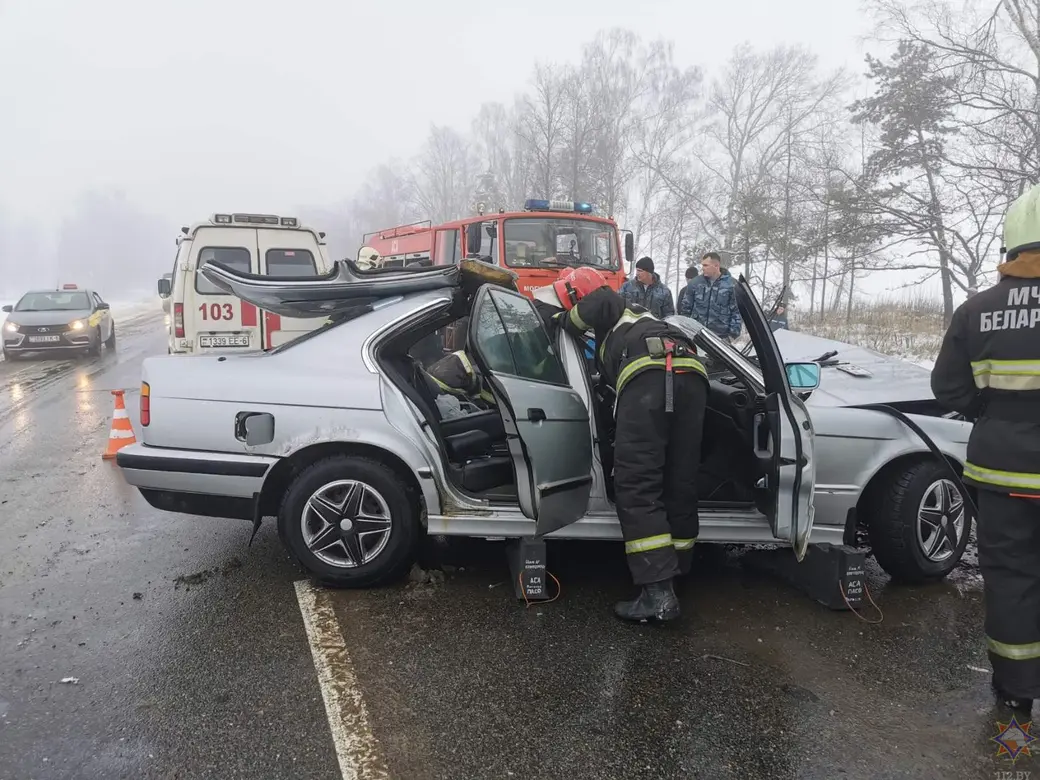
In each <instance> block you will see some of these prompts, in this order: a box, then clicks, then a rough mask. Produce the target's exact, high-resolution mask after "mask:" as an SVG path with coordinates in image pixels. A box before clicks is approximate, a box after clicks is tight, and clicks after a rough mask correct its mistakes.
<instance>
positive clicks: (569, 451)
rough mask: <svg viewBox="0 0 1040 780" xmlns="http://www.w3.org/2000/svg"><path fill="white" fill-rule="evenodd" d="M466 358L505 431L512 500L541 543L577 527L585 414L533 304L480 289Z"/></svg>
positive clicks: (588, 452) (584, 474) (585, 472)
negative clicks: (489, 393) (483, 381)
mask: <svg viewBox="0 0 1040 780" xmlns="http://www.w3.org/2000/svg"><path fill="white" fill-rule="evenodd" d="M467 342H468V347H469V353H470V355H471V356H472V357H473V358H474V359H475V361H476V363H477V366H478V367H479V369H480V371H481V373H482V374H483V376H484V377H485V379H486V380H487V381H488V384H489V385H490V386H491V391H492V394H493V395H494V397H495V401H496V403H497V405H498V408H499V411H500V413H501V415H502V419H503V422H504V423H505V429H506V439H507V443H508V445H509V454H510V456H511V457H512V459H513V470H514V472H515V475H516V487H517V496H518V498H519V500H520V508H521V509H522V510H523V513H524V514H525V515H527V517H530V518H531V519H532V520H534V521H535V535H536V536H542V535H544V534H549V533H552V532H553V531H556V530H559V529H560V528H563V527H564V526H566V525H569V524H570V523H573V522H575V521H577V520H580V519H581V518H582V517H583V516H584V515H585V512H586V510H587V508H588V503H589V494H590V493H591V491H592V435H591V432H590V428H589V413H588V410H587V409H586V408H585V404H584V403H583V402H582V400H581V396H579V395H578V393H577V392H575V391H574V389H573V388H572V387H571V386H570V383H569V382H568V381H567V375H566V373H565V372H564V369H563V364H562V362H561V360H560V357H559V355H558V354H557V353H556V351H555V350H554V349H553V347H552V346H551V344H550V341H549V336H548V334H547V333H546V332H545V328H544V327H542V321H541V318H540V317H539V316H538V312H537V311H536V310H535V308H534V304H533V303H532V302H531V301H530V300H529V299H528V298H526V297H524V296H523V295H521V294H520V293H517V292H513V291H511V290H505V289H503V288H500V287H492V286H490V285H485V286H484V287H483V288H482V289H481V290H480V291H479V292H478V293H477V295H476V300H475V301H474V304H473V309H472V311H471V312H470V318H469V332H468V336H467Z"/></svg>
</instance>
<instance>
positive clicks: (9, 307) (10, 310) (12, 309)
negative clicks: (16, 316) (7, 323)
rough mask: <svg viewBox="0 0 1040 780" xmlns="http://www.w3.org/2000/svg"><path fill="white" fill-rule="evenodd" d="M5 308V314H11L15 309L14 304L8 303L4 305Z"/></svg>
mask: <svg viewBox="0 0 1040 780" xmlns="http://www.w3.org/2000/svg"><path fill="white" fill-rule="evenodd" d="M3 310H4V313H5V314H10V313H11V312H12V311H14V306H11V305H10V304H8V305H7V306H4V309H3Z"/></svg>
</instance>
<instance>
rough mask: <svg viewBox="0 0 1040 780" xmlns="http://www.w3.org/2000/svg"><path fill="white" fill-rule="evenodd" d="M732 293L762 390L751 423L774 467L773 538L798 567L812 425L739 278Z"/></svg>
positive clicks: (807, 520)
mask: <svg viewBox="0 0 1040 780" xmlns="http://www.w3.org/2000/svg"><path fill="white" fill-rule="evenodd" d="M736 293H737V306H738V307H739V309H740V316H741V318H742V319H743V321H744V327H746V328H747V330H748V336H749V337H750V338H751V341H752V343H753V344H754V345H755V352H756V354H757V355H758V361H759V367H760V368H761V371H762V378H763V380H764V383H765V388H766V403H765V411H764V412H761V413H759V414H758V416H757V417H756V421H755V429H756V430H755V442H756V448H757V449H759V450H760V451H761V452H760V454H763V453H767V454H768V456H769V458H770V460H771V463H772V470H771V472H770V476H771V477H772V480H773V481H772V483H771V484H769V485H768V486H767V487H768V488H769V489H770V492H771V493H772V498H773V501H774V502H775V503H774V506H773V513H772V515H773V516H772V522H771V525H772V531H773V536H775V537H776V538H777V539H781V540H783V541H786V542H789V543H790V544H791V547H792V549H794V554H795V557H796V558H798V560H799V561H800V560H802V558H803V557H805V551H806V548H807V547H808V544H809V534H810V533H811V532H812V525H813V488H814V486H815V482H816V459H815V458H814V456H813V444H814V441H813V429H812V421H811V419H810V418H809V412H808V411H807V410H806V408H805V405H804V404H803V403H802V401H801V399H799V398H798V397H797V396H795V394H794V393H793V392H792V391H791V385H790V383H789V382H788V379H787V370H786V369H785V367H784V360H783V358H782V357H781V356H780V348H779V347H778V346H777V344H776V339H775V338H774V337H773V331H772V329H771V328H770V327H769V323H768V321H767V320H766V315H765V312H763V311H762V307H761V306H759V304H758V300H757V299H756V298H755V294H754V293H753V292H752V291H751V286H750V285H749V284H748V283H747V280H746V279H744V277H743V276H741V277H740V279H739V281H738V282H737V284H736Z"/></svg>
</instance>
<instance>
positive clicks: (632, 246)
mask: <svg viewBox="0 0 1040 780" xmlns="http://www.w3.org/2000/svg"><path fill="white" fill-rule="evenodd" d="M635 257H636V239H635V236H633V235H632V231H631V230H626V231H625V263H626V264H627V265H628V266H631V265H632V261H633V260H634V259H635ZM629 270H630V271H631V268H630V269H629Z"/></svg>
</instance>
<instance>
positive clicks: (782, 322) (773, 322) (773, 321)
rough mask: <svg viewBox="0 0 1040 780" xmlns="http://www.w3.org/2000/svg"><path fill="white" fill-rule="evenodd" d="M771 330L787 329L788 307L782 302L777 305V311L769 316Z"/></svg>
mask: <svg viewBox="0 0 1040 780" xmlns="http://www.w3.org/2000/svg"><path fill="white" fill-rule="evenodd" d="M769 328H770V330H787V307H786V306H784V305H783V304H782V303H781V304H780V305H779V306H777V307H776V313H775V314H774V315H773V316H772V317H770V318H769Z"/></svg>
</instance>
